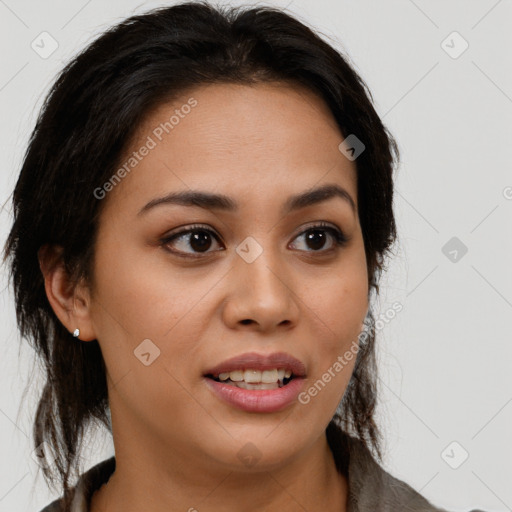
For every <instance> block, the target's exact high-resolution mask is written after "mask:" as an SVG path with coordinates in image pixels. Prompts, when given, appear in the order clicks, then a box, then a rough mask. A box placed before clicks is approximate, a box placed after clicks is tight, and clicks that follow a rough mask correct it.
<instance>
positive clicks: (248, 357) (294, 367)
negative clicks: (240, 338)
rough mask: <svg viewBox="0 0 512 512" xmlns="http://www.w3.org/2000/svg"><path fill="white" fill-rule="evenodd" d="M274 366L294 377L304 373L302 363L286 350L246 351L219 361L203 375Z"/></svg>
mask: <svg viewBox="0 0 512 512" xmlns="http://www.w3.org/2000/svg"><path fill="white" fill-rule="evenodd" d="M274 368H277V369H279V368H284V369H285V370H290V371H291V372H292V374H293V375H294V376H295V377H304V376H305V375H306V367H305V366H304V364H303V363H302V362H301V361H299V360H298V359H297V358H295V357H293V356H292V355H290V354H287V353H286V352H274V353H273V354H258V353H256V352H246V353H245V354H240V355H238V356H235V357H232V358H231V359H227V360H226V361H223V362H222V363H219V364H218V365H216V366H214V367H213V368H210V369H209V370H208V371H206V372H205V374H204V375H213V376H214V377H218V376H219V373H229V372H232V371H235V370H249V369H251V370H252V369H254V370H273V369H274Z"/></svg>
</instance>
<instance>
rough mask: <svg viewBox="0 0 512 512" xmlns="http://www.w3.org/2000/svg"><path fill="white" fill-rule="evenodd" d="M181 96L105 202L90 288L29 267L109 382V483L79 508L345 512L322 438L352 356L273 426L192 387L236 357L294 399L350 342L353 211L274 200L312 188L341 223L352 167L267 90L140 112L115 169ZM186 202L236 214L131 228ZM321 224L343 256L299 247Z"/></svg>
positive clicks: (284, 88)
mask: <svg viewBox="0 0 512 512" xmlns="http://www.w3.org/2000/svg"><path fill="white" fill-rule="evenodd" d="M190 97H193V98H195V99H196V100H197V101H198V104H197V106H196V107H195V108H194V109H192V111H191V112H190V114H188V115H187V116H184V118H183V119H180V122H179V124H178V125H177V126H175V127H174V129H173V131H172V132H171V133H169V134H165V136H164V137H163V138H162V141H161V142H159V143H158V145H157V146H156V147H155V148H154V149H152V150H151V151H150V152H149V154H148V155H147V156H146V157H144V158H143V159H142V161H141V162H140V163H138V165H137V166H136V167H135V168H134V169H133V170H132V171H131V172H130V173H129V174H128V175H127V176H126V177H125V178H124V179H123V180H122V182H121V183H119V184H118V185H116V187H114V189H113V190H112V191H110V192H109V193H108V194H107V197H106V198H105V199H103V201H105V204H104V207H105V209H104V211H103V212H102V215H101V217H100V222H99V234H98V241H97V245H96V248H95V262H94V280H93V283H92V284H91V285H90V286H88V285H86V284H85V283H83V282H82V283H80V284H79V285H78V286H76V287H75V288H73V289H69V288H68V287H67V286H66V283H67V276H66V275H65V273H64V270H63V267H62V266H58V267H56V268H55V269H53V270H51V271H50V270H47V269H46V267H45V261H44V260H42V262H41V268H42V270H43V273H44V274H45V283H46V290H47V294H48V298H49V300H50V302H51V304H52V307H53V309H54V310H55V312H56V314H57V316H58V317H59V319H60V320H61V321H62V323H63V324H64V325H65V326H66V327H67V328H68V329H69V331H70V332H73V331H74V329H75V328H76V327H79V328H80V333H81V334H80V340H77V341H76V342H77V343H81V342H87V341H91V340H94V339H97V340H98V342H99V344H100V347H101V350H102V353H103V356H104V359H105V363H106V367H107V373H108V375H107V377H108V386H109V401H110V408H111V417H112V426H113V438H114V446H115V454H116V463H117V467H116V471H115V472H114V474H113V475H112V477H111V478H110V480H109V481H108V483H107V484H105V485H104V486H102V487H101V489H100V490H99V491H97V492H96V493H95V494H94V495H93V499H92V504H91V510H92V512H106V511H107V510H108V512H120V511H123V512H135V511H140V510H146V511H148V512H161V511H162V512H163V511H165V512H168V511H169V510H183V511H187V510H189V511H190V512H192V511H193V510H194V509H196V510H198V511H201V512H204V511H216V512H219V511H225V512H228V511H229V512H232V511H235V510H239V509H240V504H241V503H243V504H244V505H243V508H244V510H245V511H261V510H265V511H269V512H288V511H290V512H292V511H296V510H308V511H312V510H327V511H336V512H339V511H343V510H346V506H347V493H348V486H347V481H346V478H345V477H344V476H343V475H340V474H339V473H338V472H337V471H336V468H335V465H334V459H333V456H332V453H331V451H330V449H329V447H328V445H327V440H326V437H325V428H326V426H327V424H328V423H329V421H330V419H331V418H332V416H333V414H334V412H335V410H336V407H337V405H338V403H339V401H340V400H341V398H342V396H343V393H344V391H345V389H346V386H347V384H348V382H349V379H350V376H351V373H352V371H353V365H354V362H355V358H354V359H352V361H350V362H349V363H348V364H347V365H346V366H344V368H343V370H342V371H340V372H338V373H336V376H335V377H334V378H332V379H331V382H330V383H328V384H327V385H326V386H325V388H323V389H322V391H321V392H319V393H318V395H317V396H315V397H313V398H311V400H310V402H309V403H308V404H305V405H304V404H301V403H299V402H297V401H296V402H294V403H293V404H291V405H290V406H288V407H287V408H286V409H284V410H282V411H278V412H274V413H251V412H244V411H242V410H239V409H237V408H235V407H233V406H231V405H228V404H226V403H225V402H223V401H221V400H220V399H219V398H218V397H217V396H216V395H214V394H213V393H212V392H211V391H210V389H209V388H208V387H207V386H206V385H205V380H204V377H203V373H204V372H205V371H206V370H207V369H209V368H211V367H212V366H214V365H216V364H218V363H220V362H222V361H224V360H225V359H228V358H230V357H232V356H235V355H239V354H242V353H245V352H248V351H254V352H258V353H260V354H267V353H272V352H275V351H283V352H288V353H290V354H292V355H293V356H294V357H296V358H298V359H299V360H301V361H302V362H303V363H304V364H305V366H306V371H307V377H306V379H305V382H304V387H303V390H306V389H307V388H309V387H310V386H311V385H312V384H313V383H314V382H316V381H317V380H318V379H319V378H321V376H322V374H324V373H325V372H326V371H327V370H328V368H330V367H332V365H333V364H334V362H335V361H336V360H337V358H338V356H340V355H343V354H344V353H345V351H346V350H348V349H349V347H350V346H351V344H352V343H353V342H354V340H356V341H357V337H358V334H359V333H360V330H361V324H362V322H363V319H364V317H365V314H366V311H367V308H368V275H367V270H366V257H365V251H364V245H363V238H362V233H361V227H360V224H359V219H358V215H357V212H356V213H354V212H353V211H352V209H351V207H350V205H349V203H348V202H347V201H344V200H342V199H340V198H339V197H335V198H331V199H329V200H327V201H323V202H320V203H318V204H315V205H311V206H308V207H306V208H303V209H301V210H297V211H295V212H293V213H290V214H287V215H283V214H282V213H281V211H280V210H281V207H282V205H283V203H284V202H285V200H286V198H287V197H288V196H290V195H292V194H297V193H300V192H305V191H307V190H308V189H310V188H312V187H316V186H320V185H324V184H327V183H331V184H337V185H339V186H340V187H343V188H344V189H345V190H346V191H347V192H348V193H349V194H350V196H351V197H352V198H353V201H354V203H355V205H356V207H357V181H356V178H357V174H356V167H355V163H354V162H351V161H349V160H348V159H347V158H345V156H344V155H343V154H342V153H341V152H340V151H339V150H338V145H339V144H340V142H341V141H342V140H343V138H344V137H343V136H342V134H341V132H340V131H339V129H338V127H337V125H336V123H335V120H334V118H333V117H332V114H331V112H330V110H329V108H328V107H327V106H326V105H325V103H324V102H323V101H322V100H321V99H320V98H319V97H317V96H316V95H314V94H313V93H312V92H310V91H308V90H306V89H303V88H302V87H299V86H295V85H291V84H283V83H271V84H269V83H267V84H257V85H254V86H246V85H244V86H242V85H234V84H215V85H209V86H200V87H197V88H195V89H193V90H191V91H189V92H187V94H184V95H182V97H180V98H179V100H177V101H175V102H173V103H172V104H170V103H166V104H161V105H159V106H158V107H157V108H155V109H154V110H153V111H152V112H150V113H149V114H148V116H147V117H146V119H145V121H144V122H143V123H142V124H141V126H139V128H138V131H137V136H136V137H135V139H134V140H133V141H132V143H131V147H130V149H129V150H128V151H127V155H130V154H131V153H132V152H133V151H135V150H138V149H139V148H140V147H141V146H142V145H143V144H144V143H145V142H146V140H147V137H148V135H151V134H152V132H153V130H154V129H155V127H157V126H158V125H159V124H160V123H161V122H164V121H165V120H167V119H169V117H170V116H171V115H172V114H173V112H174V109H176V108H179V107H180V106H181V105H183V104H184V103H186V102H187V100H188V99H189V98H190ZM153 138H154V137H153ZM188 189H197V190H202V191H207V192H215V193H222V194H225V195H227V196H229V197H231V198H232V199H233V200H235V201H238V202H239V203H240V209H239V211H238V212H236V213H235V212H226V211H220V210H218V211H217V210H215V211H214V210H208V209H202V208H198V207H189V206H182V205H164V206H158V207H155V208H153V209H151V210H149V211H148V212H146V213H145V214H144V215H140V216H139V215H137V213H138V212H139V210H140V209H141V208H142V207H143V206H144V205H145V204H146V203H148V202H149V201H150V200H152V199H154V198H156V197H160V196H163V195H165V194H167V193H169V192H172V191H182V190H188ZM319 221H325V222H327V223H328V224H329V225H331V226H333V227H338V228H339V229H340V230H341V231H343V233H344V234H345V235H346V236H347V237H348V238H349V241H348V242H347V243H346V245H344V246H343V247H337V246H336V244H335V240H334V237H332V236H331V235H329V234H328V232H326V231H323V233H324V234H326V240H325V243H324V246H323V248H322V245H321V243H320V244H319V246H318V247H320V249H315V246H314V245H313V246H312V245H311V244H308V241H307V238H306V236H307V234H308V232H307V233H305V231H306V230H307V229H311V226H314V225H315V224H316V223H317V222H319ZM192 224H201V226H202V227H204V228H208V229H211V230H212V231H213V232H214V233H215V234H217V235H218V237H219V240H217V239H216V238H215V237H214V236H213V235H212V236H211V237H210V238H209V239H208V240H210V241H211V245H210V248H209V249H208V250H207V251H208V252H206V253H204V252H198V250H197V245H194V244H193V243H191V238H190V236H185V237H182V238H181V240H179V241H178V240H175V241H174V242H173V243H169V244H167V246H166V245H165V243H163V242H161V239H162V238H163V237H164V236H165V235H168V234H170V233H171V232H173V233H175V232H177V231H180V230H182V229H186V228H188V227H190V226H191V225H192ZM177 228H179V229H177ZM248 236H251V237H253V238H254V239H255V240H257V242H258V243H259V244H260V246H261V247H262V249H263V252H262V254H261V255H260V256H259V257H258V258H257V259H256V260H254V261H253V262H252V263H247V262H246V261H244V259H242V258H241V257H240V256H239V255H238V254H237V252H235V249H236V247H237V245H238V244H240V243H241V242H242V241H243V240H244V239H245V238H246V237H248ZM222 249H224V250H222ZM169 250H175V251H183V252H185V253H186V254H192V255H196V256H198V259H191V258H186V257H180V256H178V255H176V254H172V253H171V252H169ZM144 339H150V340H151V341H152V342H153V343H154V344H155V345H156V346H157V347H158V348H159V350H160V356H159V357H157V358H156V359H155V360H154V361H153V362H152V363H151V364H150V365H149V366H145V365H144V364H142V363H141V361H140V360H139V359H138V358H137V357H135V356H134V350H135V349H136V348H137V347H138V346H139V345H140V343H141V342H142V340H144ZM248 441H250V442H251V443H253V444H254V445H255V446H256V448H257V450H258V455H259V457H260V458H259V460H258V462H257V464H256V465H253V466H248V465H247V464H245V463H244V462H243V461H242V460H240V459H239V458H238V457H237V454H238V453H239V451H240V450H241V449H242V447H244V445H245V444H246V443H247V442H248ZM301 507H302V508H301Z"/></svg>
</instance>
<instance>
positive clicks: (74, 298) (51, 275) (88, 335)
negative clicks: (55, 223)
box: [37, 244, 96, 341]
mask: <svg viewBox="0 0 512 512" xmlns="http://www.w3.org/2000/svg"><path fill="white" fill-rule="evenodd" d="M37 255H38V260H39V267H40V269H41V272H42V274H43V277H44V287H45V290H46V296H47V297H48V301H49V302H50V305H51V307H52V309H53V311H54V312H55V314H56V315H57V318H58V319H59V320H60V321H61V323H62V324H63V325H64V326H65V327H66V329H67V330H68V331H69V332H70V333H73V332H74V330H75V329H77V328H78V329H80V334H79V336H78V338H79V339H80V340H81V341H91V340H95V339H96V335H95V333H94V329H93V325H92V319H91V315H90V313H91V309H90V306H91V300H90V291H89V289H88V287H87V286H85V284H84V283H83V282H82V281H80V283H79V284H77V285H75V286H73V284H72V283H71V281H70V278H69V275H68V273H67V272H66V269H65V267H64V263H63V261H62V258H61V255H62V247H61V246H51V245H48V244H46V245H43V246H42V247H41V248H40V249H39V251H38V253H37Z"/></svg>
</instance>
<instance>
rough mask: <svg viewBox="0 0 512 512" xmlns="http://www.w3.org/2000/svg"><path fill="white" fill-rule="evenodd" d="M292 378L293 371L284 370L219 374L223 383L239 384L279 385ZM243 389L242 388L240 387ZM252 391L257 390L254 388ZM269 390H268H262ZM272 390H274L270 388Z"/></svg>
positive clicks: (237, 371)
mask: <svg viewBox="0 0 512 512" xmlns="http://www.w3.org/2000/svg"><path fill="white" fill-rule="evenodd" d="M291 376H292V372H291V370H285V369H284V368H273V369H272V370H263V371H261V370H254V369H248V370H234V371H232V372H223V373H219V380H221V381H228V380H230V381H232V382H237V383H244V382H245V383H247V384H259V383H262V384H277V383H279V382H281V383H282V382H283V379H285V378H286V379H289V378H290V377H291ZM240 387H241V386H240ZM251 389H257V388H254V387H252V388H251ZM261 389H267V388H261ZM268 389H272V388H268Z"/></svg>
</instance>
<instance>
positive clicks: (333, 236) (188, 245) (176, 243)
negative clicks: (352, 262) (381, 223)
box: [160, 222, 349, 258]
mask: <svg viewBox="0 0 512 512" xmlns="http://www.w3.org/2000/svg"><path fill="white" fill-rule="evenodd" d="M326 233H327V234H326ZM305 235H306V236H305ZM304 236H305V238H304V241H305V244H306V245H307V246H308V247H310V248H312V250H309V251H308V250H307V249H306V252H330V251H332V250H333V249H335V248H336V247H341V246H344V245H345V244H346V243H347V242H348V240H349V239H348V238H347V237H346V236H345V234H344V233H343V232H342V231H341V230H339V229H338V228H335V227H333V226H331V225H329V224H326V223H323V222H321V223H318V224H315V225H313V226H311V227H309V228H308V229H306V230H305V231H303V232H302V233H301V234H300V235H298V236H297V237H295V240H297V239H299V238H300V237H304ZM329 239H330V240H331V246H330V247H328V248H327V249H325V248H324V246H325V244H326V242H327V241H328V240H329ZM219 241H220V238H219V237H218V235H217V234H216V233H215V232H213V231H212V230H211V229H209V228H207V227H205V226H201V225H193V226H190V227H189V228H188V229H184V230H181V231H178V232H177V233H174V234H171V235H169V236H167V237H165V238H163V239H162V240H161V241H160V242H161V243H162V245H164V246H166V247H169V246H172V247H174V249H167V250H168V251H169V252H172V253H175V254H177V255H179V256H182V257H185V258H200V257H201V256H200V255H201V254H208V253H209V252H216V251H209V249H210V248H211V247H212V244H213V245H215V244H218V243H219ZM176 248H177V249H176ZM294 248H296V247H294ZM188 249H192V251H189V250H188ZM220 250H223V249H220ZM299 250H300V249H299ZM194 254H195V255H194Z"/></svg>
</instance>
